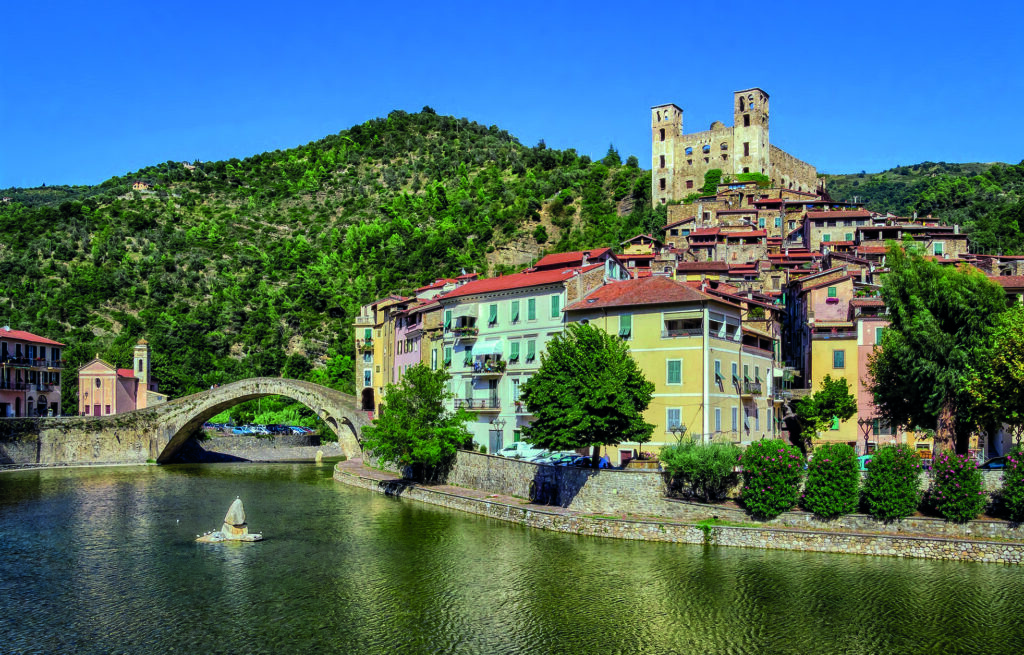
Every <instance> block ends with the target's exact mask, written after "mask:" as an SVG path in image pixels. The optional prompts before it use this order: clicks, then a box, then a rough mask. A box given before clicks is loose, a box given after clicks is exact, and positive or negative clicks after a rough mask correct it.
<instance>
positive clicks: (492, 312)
mask: <svg viewBox="0 0 1024 655" xmlns="http://www.w3.org/2000/svg"><path fill="white" fill-rule="evenodd" d="M497 324H498V305H497V304H493V305H491V306H490V307H488V312H487V327H494V326H495V325H497Z"/></svg>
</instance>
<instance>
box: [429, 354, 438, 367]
mask: <svg viewBox="0 0 1024 655" xmlns="http://www.w3.org/2000/svg"><path fill="white" fill-rule="evenodd" d="M430 370H431V371H436V370H437V351H436V350H431V351H430Z"/></svg>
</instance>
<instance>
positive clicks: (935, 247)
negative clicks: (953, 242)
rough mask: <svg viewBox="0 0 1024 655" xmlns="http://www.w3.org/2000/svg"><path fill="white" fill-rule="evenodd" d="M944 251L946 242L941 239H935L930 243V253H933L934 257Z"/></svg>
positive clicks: (939, 255) (940, 255)
mask: <svg viewBox="0 0 1024 655" xmlns="http://www.w3.org/2000/svg"><path fill="white" fill-rule="evenodd" d="M945 251H946V244H945V243H943V242H942V241H936V242H935V243H933V244H932V254H933V255H935V256H936V257H942V255H943V253H945Z"/></svg>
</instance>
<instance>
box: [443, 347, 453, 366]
mask: <svg viewBox="0 0 1024 655" xmlns="http://www.w3.org/2000/svg"><path fill="white" fill-rule="evenodd" d="M444 365H445V366H451V365H452V349H451V348H445V349H444Z"/></svg>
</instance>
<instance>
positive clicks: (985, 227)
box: [825, 162, 1024, 254]
mask: <svg viewBox="0 0 1024 655" xmlns="http://www.w3.org/2000/svg"><path fill="white" fill-rule="evenodd" d="M825 178H826V180H827V188H828V191H829V194H830V195H831V196H832V197H833V198H834V199H836V200H853V199H854V198H856V199H857V200H859V201H861V202H863V203H865V204H866V207H867V208H868V209H871V210H874V211H878V212H892V213H894V214H897V215H900V216H911V215H912V214H913V213H914V212H917V213H918V215H919V216H926V215H928V214H932V215H933V216H936V217H939V218H941V219H942V220H943V221H944V222H946V223H949V224H957V225H961V226H963V227H964V229H965V230H966V232H967V234H968V235H969V236H970V239H971V249H972V250H973V251H975V252H1002V253H1003V254H1021V253H1024V237H1022V234H1024V162H1022V163H1021V164H1017V165H1007V164H947V163H945V162H940V163H937V164H936V163H934V162H924V163H921V164H915V165H914V166H899V167H896V168H892V169H889V170H887V171H883V172H881V173H874V174H869V173H863V172H861V173H857V174H853V175H826V176H825Z"/></svg>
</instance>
